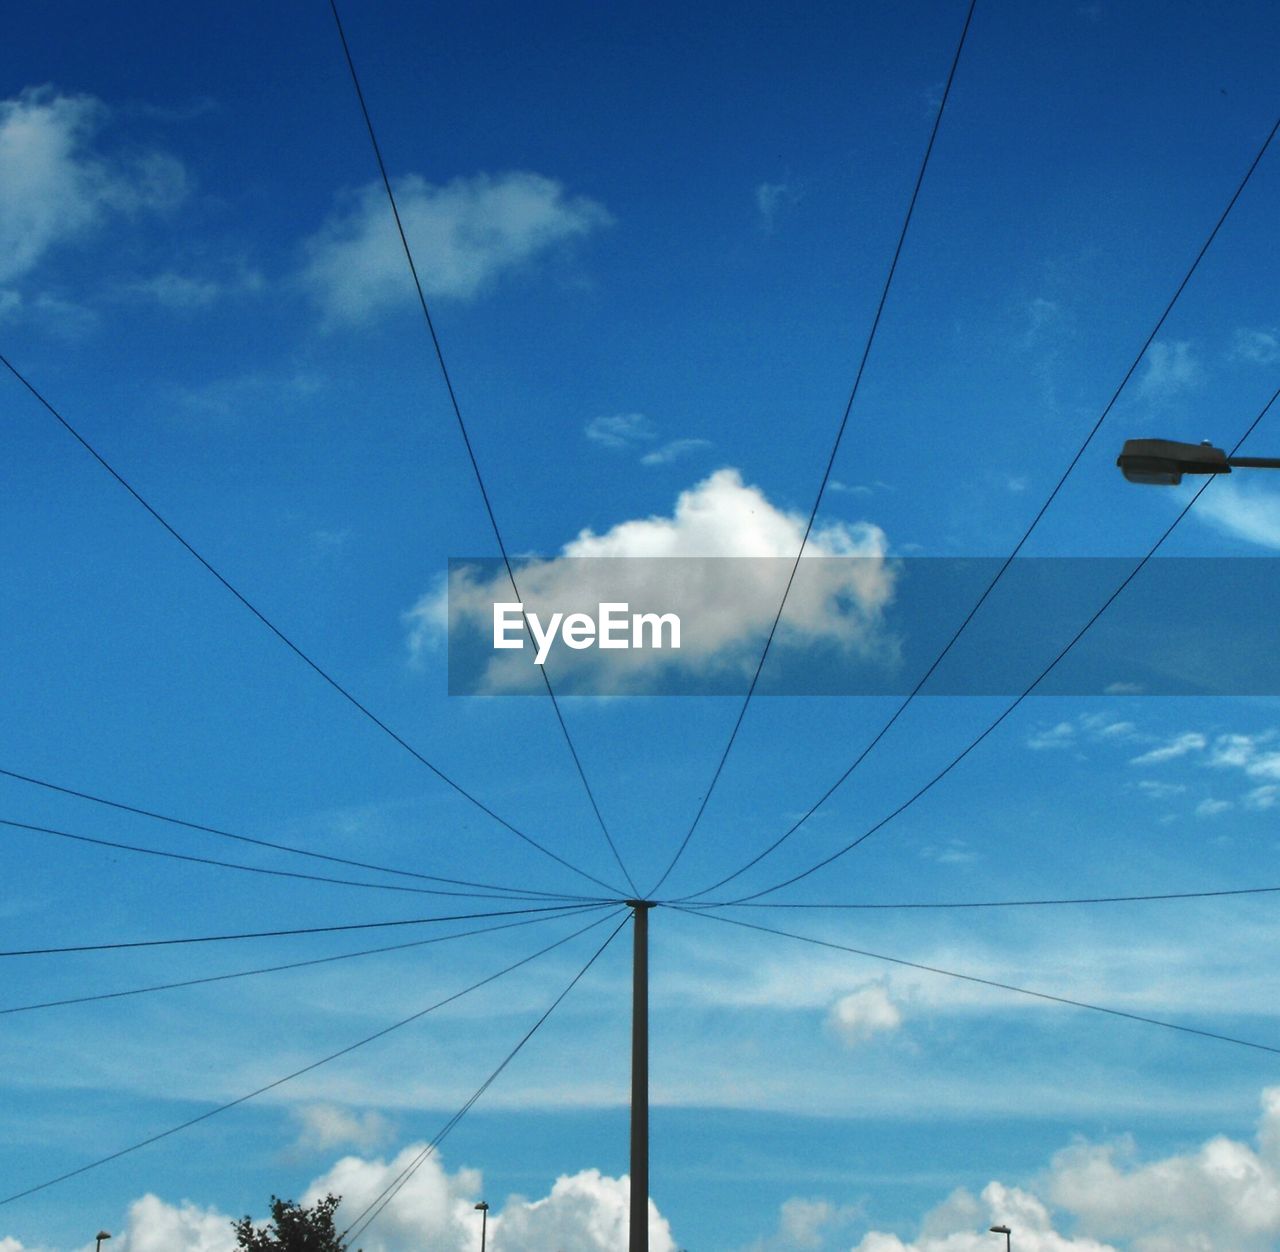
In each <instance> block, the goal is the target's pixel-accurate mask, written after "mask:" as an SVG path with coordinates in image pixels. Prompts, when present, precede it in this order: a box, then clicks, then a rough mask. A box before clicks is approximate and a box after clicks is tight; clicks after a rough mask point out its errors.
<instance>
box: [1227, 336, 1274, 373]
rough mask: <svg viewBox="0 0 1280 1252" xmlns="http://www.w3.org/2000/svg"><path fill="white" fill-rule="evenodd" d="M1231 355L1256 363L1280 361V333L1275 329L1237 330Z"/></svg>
mask: <svg viewBox="0 0 1280 1252" xmlns="http://www.w3.org/2000/svg"><path fill="white" fill-rule="evenodd" d="M1231 357H1232V359H1233V360H1236V361H1252V362H1254V364H1256V365H1274V364H1275V363H1276V362H1277V361H1280V333H1277V332H1276V331H1275V330H1244V329H1242V330H1237V331H1236V333H1235V337H1234V339H1233V340H1232V343H1231Z"/></svg>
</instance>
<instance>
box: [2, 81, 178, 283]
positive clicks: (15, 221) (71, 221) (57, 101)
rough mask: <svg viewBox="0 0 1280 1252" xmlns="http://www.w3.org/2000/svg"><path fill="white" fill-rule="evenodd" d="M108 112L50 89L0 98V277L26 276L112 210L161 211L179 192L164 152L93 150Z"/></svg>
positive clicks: (85, 98)
mask: <svg viewBox="0 0 1280 1252" xmlns="http://www.w3.org/2000/svg"><path fill="white" fill-rule="evenodd" d="M107 117H108V113H107V109H106V107H105V106H104V105H103V104H102V102H101V101H100V100H97V99H95V98H94V97H92V96H85V95H79V96H67V95H59V94H58V93H56V92H55V91H53V89H52V88H49V87H41V88H34V89H28V90H26V91H23V92H22V93H21V94H20V95H18V96H16V97H13V98H11V99H8V100H0V282H12V281H14V280H15V279H18V278H21V277H23V276H24V275H26V274H28V273H30V271H31V270H33V269H34V268H35V267H36V265H37V264H39V262H40V261H41V259H42V258H43V257H44V256H45V254H46V253H47V252H48V251H49V250H50V249H51V248H53V247H54V246H55V245H57V244H59V243H63V242H65V241H68V240H72V239H75V238H77V237H79V236H82V235H84V234H85V233H86V232H88V231H89V230H90V229H91V228H93V227H94V226H96V225H98V224H99V223H100V222H101V221H102V220H103V219H104V218H105V217H106V216H107V215H109V214H111V213H119V214H132V213H137V212H140V211H143V210H162V209H166V208H170V207H172V206H174V205H175V204H177V203H178V202H179V201H180V200H181V199H182V197H183V196H184V195H185V193H186V189H187V182H186V176H185V173H184V171H183V168H182V166H181V164H180V163H179V162H178V161H176V160H175V159H174V158H173V157H171V156H167V155H165V154H163V153H159V152H149V153H144V154H142V155H139V156H133V157H130V158H128V159H124V158H110V157H106V156H103V155H102V154H100V153H98V152H95V151H94V150H93V142H94V139H95V137H96V136H97V135H98V133H99V131H100V130H101V128H102V126H103V124H104V123H105V121H106V120H107Z"/></svg>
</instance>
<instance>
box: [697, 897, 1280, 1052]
mask: <svg viewBox="0 0 1280 1252" xmlns="http://www.w3.org/2000/svg"><path fill="white" fill-rule="evenodd" d="M675 907H676V909H677V911H678V912H681V913H690V914H692V916H695V917H706V918H709V919H710V920H711V921H713V922H725V923H726V924H728V925H730V926H742V927H745V928H746V929H747V930H758V931H761V932H763V933H764V934H767V935H780V936H781V937H782V938H784V939H798V940H799V941H800V942H801V943H812V944H814V945H816V946H817V947H820V948H833V949H835V950H836V951H838V952H851V953H852V954H853V955H854V956H865V957H869V958H870V959H871V960H873V961H884V962H886V963H887V964H889V965H901V966H903V967H905V968H906V969H918V970H922V971H923V972H924V973H926V974H940V975H942V977H944V978H957V979H959V980H960V981H961V982H971V983H977V984H978V985H979V986H982V987H994V988H996V989H997V990H998V991H1012V992H1013V993H1014V994H1015V995H1020V996H1031V997H1032V998H1033V999H1036V1000H1047V1001H1049V1003H1051V1004H1066V1005H1069V1006H1070V1007H1071V1008H1076V1009H1088V1010H1089V1011H1090V1012H1091V1013H1106V1014H1107V1016H1108V1017H1123V1018H1125V1019H1126V1020H1128V1021H1131V1022H1142V1023H1143V1024H1144V1025H1147V1026H1160V1027H1163V1028H1164V1029H1165V1030H1176V1031H1178V1032H1179V1033H1180V1034H1185V1035H1199V1036H1200V1037H1201V1038H1202V1039H1216V1040H1217V1041H1218V1042H1219V1043H1234V1044H1236V1045H1237V1046H1239V1047H1242V1048H1253V1049H1255V1050H1256V1051H1258V1052H1274V1053H1276V1054H1277V1055H1280V1047H1272V1046H1271V1045H1270V1044H1267V1043H1254V1042H1253V1041H1252V1040H1250V1039H1237V1038H1236V1037H1235V1036H1234V1035H1220V1034H1218V1033H1217V1032H1215V1031H1212V1030H1199V1029H1197V1028H1196V1027H1195V1026H1183V1025H1182V1024H1181V1023H1179V1022H1166V1021H1164V1020H1162V1019H1161V1018H1158V1017H1144V1016H1142V1014H1140V1013H1126V1012H1125V1011H1124V1010H1123V1009H1109V1008H1104V1007H1103V1006H1102V1005H1100V1004H1088V1003H1086V1002H1085V1001H1084V1000H1072V999H1070V998H1069V997H1067V996H1056V995H1051V994H1050V993H1049V992H1047V991H1032V990H1031V989H1030V988H1028V987H1015V986H1014V985H1013V984H1012V983H1007V982H996V981H995V980H994V979H991V978H979V977H978V976H977V975H976V974H961V973H958V972H957V971H956V970H953V969H940V968H939V967H938V966H936V965H922V964H921V963H920V962H919V961H904V960H902V959H901V958H900V957H896V956H885V955H884V954H883V953H880V952H867V951H866V950H865V949H863V948H851V947H848V946H847V945H846V944H843V943H832V942H830V941H828V940H826V939H814V938H813V937H812V936H811V935H797V934H793V933H792V932H791V931H789V930H774V929H773V928H772V927H770V926H757V925H756V924H754V923H753V922H743V921H739V920H738V919H737V918H733V917H723V916H721V915H720V914H719V913H698V912H696V911H694V910H691V909H687V908H685V907H683V906H682V905H676V906H675Z"/></svg>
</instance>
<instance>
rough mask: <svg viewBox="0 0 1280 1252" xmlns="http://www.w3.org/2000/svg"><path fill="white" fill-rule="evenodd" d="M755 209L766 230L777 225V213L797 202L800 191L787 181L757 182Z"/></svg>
mask: <svg viewBox="0 0 1280 1252" xmlns="http://www.w3.org/2000/svg"><path fill="white" fill-rule="evenodd" d="M755 201H756V211H757V212H758V213H759V214H760V224H761V226H762V227H763V228H764V229H765V230H766V231H771V230H773V228H774V227H775V226H776V225H777V222H778V214H779V213H780V212H781V211H782V210H783V209H784V208H786V207H788V206H790V205H793V204H798V203H799V201H800V192H799V191H797V190H796V188H795V187H793V186H792V185H791V184H790V183H788V182H785V181H784V182H780V183H757V184H756V190H755Z"/></svg>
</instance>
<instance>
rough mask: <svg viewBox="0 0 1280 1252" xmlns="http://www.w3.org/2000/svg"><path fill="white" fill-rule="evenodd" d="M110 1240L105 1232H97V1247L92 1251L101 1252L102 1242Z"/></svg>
mask: <svg viewBox="0 0 1280 1252" xmlns="http://www.w3.org/2000/svg"><path fill="white" fill-rule="evenodd" d="M110 1238H111V1236H110V1235H109V1234H108V1233H107V1232H106V1231H105V1230H100V1231H98V1246H97V1247H96V1248H95V1249H94V1252H102V1241H103V1240H104V1239H110Z"/></svg>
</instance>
